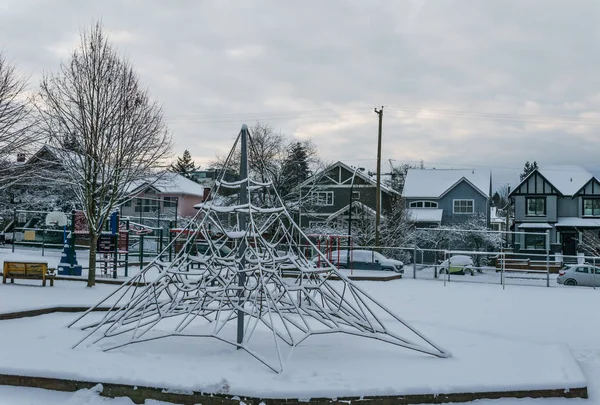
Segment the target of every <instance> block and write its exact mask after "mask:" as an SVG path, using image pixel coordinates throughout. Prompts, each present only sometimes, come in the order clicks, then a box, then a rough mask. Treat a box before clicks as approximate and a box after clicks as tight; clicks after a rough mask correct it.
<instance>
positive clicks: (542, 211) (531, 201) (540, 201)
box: [525, 197, 546, 217]
mask: <svg viewBox="0 0 600 405" xmlns="http://www.w3.org/2000/svg"><path fill="white" fill-rule="evenodd" d="M525 204H526V206H527V214H526V215H527V216H528V217H532V216H533V217H540V216H545V215H546V197H535V198H526V199H525Z"/></svg>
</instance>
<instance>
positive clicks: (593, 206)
mask: <svg viewBox="0 0 600 405" xmlns="http://www.w3.org/2000/svg"><path fill="white" fill-rule="evenodd" d="M583 216H585V217H600V199H598V198H584V199H583Z"/></svg>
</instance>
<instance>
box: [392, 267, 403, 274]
mask: <svg viewBox="0 0 600 405" xmlns="http://www.w3.org/2000/svg"><path fill="white" fill-rule="evenodd" d="M394 271H395V272H396V273H400V274H402V273H404V270H403V269H399V268H396V267H395V268H394Z"/></svg>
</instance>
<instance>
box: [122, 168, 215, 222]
mask: <svg viewBox="0 0 600 405" xmlns="http://www.w3.org/2000/svg"><path fill="white" fill-rule="evenodd" d="M130 190H131V191H130V192H129V196H130V197H129V198H128V199H127V200H126V201H125V202H124V203H123V204H122V205H121V207H120V210H121V216H123V217H127V216H128V217H132V218H137V217H142V218H149V217H157V220H158V216H160V215H163V219H164V220H177V218H181V217H193V216H194V215H196V213H197V210H196V209H195V208H194V205H196V204H199V203H201V202H202V201H204V199H205V197H206V192H207V191H208V189H205V188H204V187H203V186H202V185H200V184H198V183H196V182H195V181H192V180H190V179H188V178H186V177H184V176H182V175H180V174H177V173H171V172H163V173H161V174H160V175H159V176H158V177H157V178H154V179H151V180H148V181H143V182H137V183H136V184H134V185H132V186H131V187H130Z"/></svg>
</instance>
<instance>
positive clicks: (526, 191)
mask: <svg viewBox="0 0 600 405" xmlns="http://www.w3.org/2000/svg"><path fill="white" fill-rule="evenodd" d="M532 194H543V195H562V193H561V192H560V191H559V190H558V189H557V188H556V187H554V185H553V184H552V183H551V182H550V181H548V179H547V178H546V177H544V176H543V175H542V174H541V173H540V172H539V171H538V169H536V170H534V171H533V172H531V173H529V175H528V176H527V177H525V178H524V179H523V181H522V182H521V183H520V184H519V185H518V186H517V187H515V189H514V190H513V191H512V192H511V193H510V195H509V196H514V195H532Z"/></svg>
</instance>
